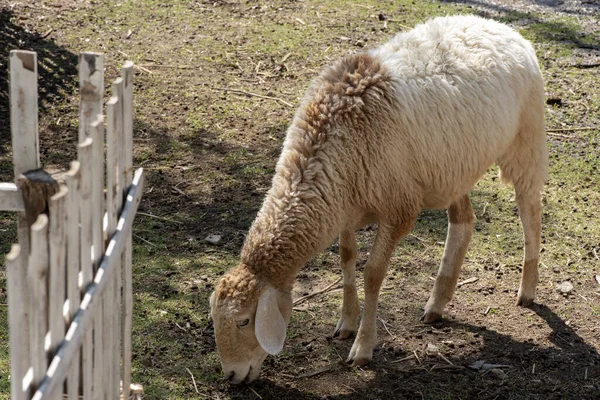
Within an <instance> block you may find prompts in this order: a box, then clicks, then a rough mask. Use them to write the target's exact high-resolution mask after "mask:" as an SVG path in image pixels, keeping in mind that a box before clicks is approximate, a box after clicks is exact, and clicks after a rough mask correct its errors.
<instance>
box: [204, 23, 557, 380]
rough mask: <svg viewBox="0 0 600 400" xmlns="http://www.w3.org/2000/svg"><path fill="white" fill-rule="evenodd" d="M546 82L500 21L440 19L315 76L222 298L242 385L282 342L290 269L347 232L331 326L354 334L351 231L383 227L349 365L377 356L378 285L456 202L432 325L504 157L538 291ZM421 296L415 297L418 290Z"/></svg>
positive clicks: (527, 289) (216, 315)
mask: <svg viewBox="0 0 600 400" xmlns="http://www.w3.org/2000/svg"><path fill="white" fill-rule="evenodd" d="M543 114H544V88H543V80H542V75H541V72H540V69H539V66H538V64H537V60H536V57H535V53H534V50H533V48H532V46H531V45H530V44H529V42H527V41H526V40H525V39H523V37H521V36H520V35H519V34H518V33H516V32H515V31H513V30H512V29H510V28H509V27H507V26H505V25H502V24H500V23H497V22H494V21H490V20H486V19H482V18H478V17H473V16H458V17H445V18H436V19H433V20H431V21H429V22H427V23H425V24H422V25H418V26H417V27H416V28H414V29H413V30H412V31H410V32H407V33H402V34H399V35H397V36H396V37H395V38H393V39H392V40H390V41H389V42H388V43H386V44H384V45H383V46H381V47H378V48H376V49H373V50H370V51H368V52H366V53H361V54H355V55H350V56H347V57H345V58H344V59H342V60H341V61H339V62H337V63H335V64H334V65H333V66H331V67H329V68H327V69H326V70H325V71H324V72H323V73H322V74H321V75H320V76H319V77H318V78H317V79H316V80H315V81H314V82H313V84H312V86H311V88H310V89H309V91H308V93H307V96H306V98H305V99H304V101H303V102H302V105H301V106H300V108H299V109H298V111H297V113H296V115H295V117H294V119H293V121H292V124H291V126H290V127H289V129H288V132H287V137H286V140H285V143H284V146H283V151H282V153H281V156H280V158H279V161H278V163H277V168H276V173H275V176H274V178H273V184H272V187H271V189H270V190H269V192H268V194H267V196H266V198H265V200H264V203H263V205H262V208H261V210H260V212H259V213H258V215H257V217H256V220H255V221H254V223H253V224H252V227H251V228H250V232H249V233H248V236H247V238H246V242H245V244H244V247H243V249H242V254H241V262H240V264H239V265H238V266H237V267H236V268H235V269H233V270H232V271H230V272H228V273H227V274H226V275H225V276H224V277H223V278H222V279H221V280H220V282H219V283H218V285H217V287H216V290H215V292H214V293H213V294H212V296H211V302H210V303H211V313H212V316H213V322H214V329H215V337H216V343H217V349H218V353H219V355H220V358H221V363H222V367H223V371H224V373H225V376H226V377H227V378H228V379H229V380H230V381H231V382H233V383H240V382H243V381H247V382H249V381H252V380H254V379H256V377H257V376H258V375H259V371H260V367H261V365H262V362H263V361H264V359H265V358H266V356H267V354H277V353H279V352H280V351H281V349H282V348H283V343H284V340H285V335H286V325H287V323H288V321H289V318H290V314H291V312H292V297H291V291H292V286H293V284H294V279H295V277H296V275H297V273H298V272H299V270H300V269H301V268H302V266H303V265H304V264H305V263H306V262H307V260H308V259H309V258H310V257H311V256H313V255H314V254H315V253H317V252H319V251H322V250H323V249H324V248H325V247H327V246H328V245H330V244H331V243H332V241H333V240H334V239H335V237H336V235H338V234H339V241H340V259H341V268H342V271H343V276H344V298H343V305H342V312H341V318H340V319H339V322H338V324H337V327H336V329H335V335H338V336H339V337H341V338H347V337H350V336H352V335H353V334H354V333H355V332H357V328H358V320H359V302H358V296H357V292H356V284H355V260H356V253H357V252H356V239H355V237H354V232H355V230H356V229H359V228H361V227H363V226H364V225H366V224H368V223H374V222H376V223H377V224H378V230H377V236H376V238H375V242H374V244H373V248H372V250H371V254H370V256H369V259H368V262H367V264H366V266H365V274H364V290H365V304H364V311H363V316H362V322H361V324H360V328H358V334H357V335H356V339H355V341H354V345H353V346H352V349H351V350H350V355H349V356H348V361H349V362H353V364H354V365H361V364H365V363H367V362H368V361H369V360H371V358H372V356H373V348H374V347H375V345H376V343H377V333H376V314H377V301H378V297H379V289H380V286H381V283H382V281H383V278H384V276H385V273H386V270H387V267H388V263H389V260H390V256H391V254H392V252H393V250H394V247H395V245H396V243H398V241H399V240H400V239H401V238H402V237H404V236H405V235H407V234H408V233H409V232H410V230H411V229H412V227H413V225H414V223H415V220H416V219H417V216H418V215H419V212H420V211H421V210H422V209H448V220H449V224H448V236H447V239H446V247H445V249H444V256H443V258H442V261H441V265H440V268H439V272H438V276H437V279H436V281H435V284H434V288H433V291H432V293H431V296H430V298H429V301H428V302H427V304H426V306H425V314H424V320H425V321H426V322H432V321H436V320H439V319H440V318H441V316H442V312H443V309H444V306H445V305H446V304H447V303H448V301H450V300H451V298H452V296H453V293H454V289H455V287H456V283H457V279H458V275H459V272H460V267H461V264H462V262H463V259H464V256H465V253H466V251H467V247H468V244H469V240H470V238H471V232H472V228H473V222H474V219H475V217H474V214H473V209H472V207H471V203H470V201H469V195H468V194H469V192H470V191H471V188H472V187H473V185H474V184H475V183H476V181H477V180H478V179H479V178H480V177H481V176H482V175H483V174H484V173H485V171H486V170H487V168H488V167H489V166H490V165H491V164H492V163H494V162H496V163H497V164H498V165H499V167H500V170H501V177H502V178H503V180H504V181H505V182H510V183H512V184H513V185H514V187H515V192H516V199H517V202H518V206H519V210H520V218H521V221H522V224H523V231H524V242H525V256H524V261H523V275H522V279H521V285H520V289H519V293H518V304H520V305H528V304H530V303H531V302H532V301H533V299H534V294H535V287H536V284H537V278H538V272H537V264H538V257H539V248H540V235H541V216H540V214H541V205H540V191H541V189H542V187H543V184H544V181H545V178H546V171H547V162H548V161H547V160H548V155H547V149H546V145H545V126H544V115H543ZM415 301H417V300H416V299H415Z"/></svg>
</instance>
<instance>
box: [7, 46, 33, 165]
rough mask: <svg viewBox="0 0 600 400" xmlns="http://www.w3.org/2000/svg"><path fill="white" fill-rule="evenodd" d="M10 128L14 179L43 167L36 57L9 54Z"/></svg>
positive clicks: (20, 53) (30, 52) (17, 52)
mask: <svg viewBox="0 0 600 400" xmlns="http://www.w3.org/2000/svg"><path fill="white" fill-rule="evenodd" d="M10 127H11V133H12V149H13V165H14V173H15V176H19V175H20V174H22V173H24V172H26V171H29V170H32V169H37V168H39V167H40V151H39V150H40V144H39V139H38V91H37V54H36V53H35V52H33V51H24V50H12V51H11V52H10Z"/></svg>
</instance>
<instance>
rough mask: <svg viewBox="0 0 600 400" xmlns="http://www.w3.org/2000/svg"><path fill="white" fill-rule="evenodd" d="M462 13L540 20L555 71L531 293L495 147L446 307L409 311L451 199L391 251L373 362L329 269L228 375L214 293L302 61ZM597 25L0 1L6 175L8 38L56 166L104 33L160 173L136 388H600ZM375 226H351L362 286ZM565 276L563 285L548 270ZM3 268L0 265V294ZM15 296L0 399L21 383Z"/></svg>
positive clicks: (435, 258) (47, 156)
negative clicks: (280, 331) (268, 345)
mask: <svg viewBox="0 0 600 400" xmlns="http://www.w3.org/2000/svg"><path fill="white" fill-rule="evenodd" d="M470 13H474V14H479V15H483V16H487V17H490V18H494V19H497V20H500V21H502V22H505V23H508V24H509V25H511V26H513V27H515V28H516V29H518V30H519V31H520V32H522V33H523V35H524V36H525V37H527V38H528V39H530V40H531V41H532V42H533V43H534V45H535V48H536V51H537V54H538V57H539V60H540V64H541V66H542V69H543V72H544V78H545V80H546V91H547V110H546V119H547V126H548V129H549V130H550V133H549V136H548V147H549V149H550V152H551V170H550V178H549V180H548V183H547V185H546V188H545V193H544V214H543V245H542V246H543V248H542V258H541V265H540V285H539V289H538V292H537V300H536V304H535V305H534V306H532V307H531V308H520V307H517V306H516V305H515V301H516V290H517V287H518V282H519V278H520V268H521V267H520V262H521V258H522V236H521V235H522V233H521V229H520V223H519V219H518V213H517V209H516V203H515V201H514V198H513V197H514V193H513V191H512V189H511V188H510V187H506V186H503V185H502V184H500V182H499V179H498V178H497V175H498V171H497V169H496V168H495V167H492V168H490V170H489V171H488V173H487V174H486V175H485V177H484V178H483V179H482V180H481V182H480V183H479V184H478V185H477V186H476V187H475V188H474V190H473V192H472V202H473V205H474V209H475V213H476V216H477V222H476V226H475V232H474V235H473V240H472V242H471V247H470V250H469V252H468V254H467V259H466V261H465V264H464V267H463V272H462V275H461V278H460V279H461V281H464V280H467V279H469V278H473V279H475V278H476V280H475V281H473V282H470V283H466V284H464V285H462V286H461V287H460V288H459V289H458V290H457V293H456V295H455V298H454V300H453V301H452V302H451V304H450V305H449V306H448V308H447V310H446V315H445V318H444V321H443V322H441V323H437V324H434V325H425V324H422V323H421V322H420V321H419V319H420V316H421V314H422V310H423V306H424V304H425V302H426V300H427V297H428V294H429V291H430V290H431V288H432V287H433V280H432V279H433V277H434V276H435V274H436V271H437V266H438V265H439V261H440V258H441V254H442V250H443V242H444V239H445V235H446V224H447V220H446V214H445V212H442V211H425V212H423V214H422V215H421V217H420V218H419V221H418V223H417V226H416V227H415V230H414V231H413V232H412V234H411V235H409V236H408V237H407V238H406V239H405V240H404V241H403V242H402V244H401V245H399V246H398V248H397V250H396V252H395V254H394V256H393V258H392V262H391V265H390V270H389V273H388V277H387V278H386V280H385V282H384V284H383V289H382V294H381V302H380V306H379V324H378V333H379V341H380V344H379V345H378V347H377V349H376V351H375V357H374V360H373V362H372V363H371V364H370V365H368V366H367V367H362V368H352V367H350V366H348V365H346V363H345V362H344V360H345V359H346V356H347V353H348V351H349V349H350V347H351V345H352V342H351V341H340V340H337V339H333V338H332V337H331V336H332V333H333V329H334V327H335V323H336V322H337V318H338V312H339V308H340V306H341V299H342V298H341V291H340V290H339V288H338V287H337V286H333V290H330V291H327V292H326V293H323V294H321V295H317V296H314V297H311V298H310V299H309V300H307V301H305V302H303V303H301V304H299V305H297V306H296V308H295V312H294V314H293V316H292V320H291V323H290V326H289V328H288V339H287V342H286V346H285V348H284V351H283V352H282V353H281V354H280V355H278V356H277V357H269V358H268V359H267V361H266V362H265V365H264V366H263V372H262V375H261V378H260V379H259V380H258V381H256V382H255V383H253V384H252V385H249V386H241V387H230V386H229V385H228V384H227V383H225V382H223V381H222V378H221V375H220V365H219V361H218V357H217V355H216V353H215V348H214V338H213V332H212V325H211V321H210V317H209V311H208V297H209V295H210V292H211V291H212V289H213V287H214V284H215V282H216V281H217V279H218V278H219V276H221V275H222V274H223V273H224V271H226V270H227V269H228V268H231V267H233V266H234V265H235V264H236V262H237V257H238V254H239V251H240V248H241V245H242V243H243V240H244V235H245V233H246V231H247V230H248V228H249V226H250V224H251V222H252V220H253V218H254V216H255V215H256V212H257V210H258V208H259V207H260V204H261V201H262V198H263V196H264V194H265V192H266V191H267V190H268V188H269V185H270V179H271V176H272V174H273V171H274V166H275V162H276V160H277V156H278V154H279V150H280V148H281V145H282V142H283V139H284V136H285V132H286V128H287V125H288V124H289V122H290V120H291V118H292V116H293V113H294V111H295V107H296V106H297V105H298V103H299V100H300V99H301V97H302V95H303V93H304V90H306V88H307V87H308V85H309V83H310V80H311V79H312V78H313V77H314V76H316V75H317V74H318V72H319V71H320V70H321V69H322V68H323V67H324V66H326V65H327V64H328V63H330V62H331V61H332V60H334V59H336V58H338V57H340V56H341V55H344V54H347V53H349V52H359V51H363V50H364V49H365V48H369V47H372V46H375V45H377V44H378V43H382V42H383V41H385V40H386V39H388V38H390V37H392V36H393V35H394V34H395V33H396V32H399V31H406V30H408V29H410V28H411V27H413V26H414V25H415V24H417V23H419V22H422V21H425V20H426V19H428V18H429V17H433V16H438V15H446V14H470ZM599 43H600V2H598V1H595V0H583V1H574V0H565V1H561V0H463V1H443V2H438V1H420V0H415V1H410V0H401V1H360V2H359V1H354V2H347V1H339V0H338V1H331V2H319V1H313V0H304V1H300V0H298V1H283V0H281V1H262V2H258V1H223V0H217V1H215V0H212V1H188V0H171V1H158V0H129V1H126V0H123V1H120V2H116V1H103V0H94V1H90V0H49V1H46V0H45V1H30V0H24V1H6V0H0V181H11V180H12V179H13V177H12V166H11V162H10V159H11V158H10V157H11V155H10V131H9V128H8V123H7V121H8V113H9V110H8V84H7V61H8V51H9V50H10V49H14V48H21V49H31V50H35V51H37V52H38V55H39V60H40V82H39V84H40V91H41V93H40V104H41V111H40V136H41V148H42V161H43V163H44V165H46V166H58V167H60V166H63V167H64V166H66V165H67V164H68V162H69V161H70V160H71V159H73V158H74V157H75V151H74V149H75V147H74V146H75V140H76V136H77V134H76V132H77V104H78V95H77V79H76V77H77V71H76V66H77V55H78V53H79V52H80V51H85V50H90V51H99V52H103V53H104V54H105V65H106V79H105V81H106V83H107V91H108V90H109V84H110V82H111V80H112V79H114V78H115V77H116V76H117V75H118V73H119V67H120V65H121V64H122V63H123V61H124V60H126V59H132V60H133V61H134V62H135V63H136V75H135V113H136V117H135V124H134V125H135V127H134V130H135V139H134V150H135V164H136V165H137V166H143V167H144V168H145V169H146V171H147V173H148V183H147V190H146V193H145V195H144V199H143V201H142V204H141V206H140V211H141V213H140V214H139V215H138V216H137V219H136V223H135V226H134V234H135V236H134V244H135V249H134V279H135V282H134V292H135V301H136V303H135V309H134V314H135V316H134V328H133V335H134V359H133V363H134V371H133V374H134V377H133V378H134V379H133V380H134V381H135V382H139V383H141V384H142V385H143V386H144V389H145V398H147V399H192V398H203V399H204V398H210V399H226V398H235V399H255V398H258V399H275V398H280V399H288V398H290V399H291V398H294V399H295V398H298V399H322V398H328V399H365V398H366V399H404V398H406V399H413V398H414V399H473V398H478V399H595V398H596V399H597V398H600V354H599V351H600V283H598V282H597V281H596V279H595V276H596V275H600V221H599V220H598V216H597V212H596V210H598V208H599V207H600V191H599V189H598V188H599V186H598V167H599V166H600V158H599V156H600V147H599V146H600V78H599V73H600V44H599ZM584 128H585V129H584ZM570 129H575V130H570ZM375 231H376V227H374V226H372V227H367V228H366V229H364V230H361V231H360V232H359V260H358V270H359V274H358V275H359V286H361V283H362V269H363V267H364V263H365V261H366V259H367V256H368V252H369V246H370V244H371V243H372V240H373V237H374V233H375ZM209 235H220V236H221V240H220V242H219V243H218V244H216V245H213V244H210V243H208V242H207V241H206V240H205V238H206V237H207V236H209ZM14 241H15V227H14V216H13V215H10V214H7V213H0V251H1V252H2V253H7V252H8V250H9V248H10V243H12V242H14ZM0 262H3V261H0ZM338 262H339V256H338V248H337V244H335V243H334V244H333V245H332V246H331V247H329V248H328V249H327V250H326V251H325V252H324V253H322V254H319V255H317V256H315V257H314V258H313V259H312V260H311V261H310V262H309V263H308V264H307V266H306V267H305V268H304V269H303V270H302V272H301V273H300V275H299V277H298V283H297V285H296V287H295V289H294V295H295V297H296V298H299V297H302V296H305V295H307V294H311V293H314V292H316V291H319V290H320V289H323V288H325V287H327V286H329V285H330V284H332V283H334V282H335V281H336V280H337V279H338V277H339V276H340V274H341V271H340V268H339V267H338ZM2 269H3V264H0V272H1V271H2ZM599 279H600V278H599ZM564 282H569V283H571V284H572V285H573V289H572V290H570V291H568V293H562V292H561V291H560V290H558V288H559V287H562V284H563V283H564ZM4 286H5V283H4V276H3V274H0V303H6V298H5V296H6V294H5V287H4ZM362 295H363V293H362V291H361V290H359V296H360V297H361V298H362ZM5 308H6V307H0V344H1V346H0V391H1V392H2V394H0V397H1V398H8V390H9V359H8V341H7V326H6V324H7V322H6V319H7V318H6V309H5Z"/></svg>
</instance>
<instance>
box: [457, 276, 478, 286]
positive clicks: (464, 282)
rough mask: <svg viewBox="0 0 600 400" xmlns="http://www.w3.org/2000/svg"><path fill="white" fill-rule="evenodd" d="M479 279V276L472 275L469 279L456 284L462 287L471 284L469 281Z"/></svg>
mask: <svg viewBox="0 0 600 400" xmlns="http://www.w3.org/2000/svg"><path fill="white" fill-rule="evenodd" d="M478 280H479V278H478V277H476V276H473V277H471V278H469V279H465V280H464V281H462V282H458V284H457V285H456V286H458V287H461V286H462V285H466V284H469V283H473V282H477V281H478Z"/></svg>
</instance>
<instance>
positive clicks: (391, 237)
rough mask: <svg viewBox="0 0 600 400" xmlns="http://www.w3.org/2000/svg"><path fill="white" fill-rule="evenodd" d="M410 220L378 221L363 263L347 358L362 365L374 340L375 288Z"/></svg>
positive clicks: (383, 274) (409, 227)
mask: <svg viewBox="0 0 600 400" xmlns="http://www.w3.org/2000/svg"><path fill="white" fill-rule="evenodd" d="M413 222H414V220H412V221H410V223H406V224H401V225H388V224H380V225H379V228H378V229H377V236H376V237H375V243H374V244H373V249H372V251H371V255H370V256H369V260H368V261H367V265H366V266H365V283H364V285H365V307H364V310H363V318H362V321H361V323H360V328H359V329H358V334H357V335H356V339H355V340H354V344H353V345H352V349H351V350H350V355H349V356H348V360H347V362H352V364H353V365H364V364H366V363H368V362H369V361H371V359H372V358H373V349H374V348H375V345H376V344H377V302H378V300H379V289H380V288H381V283H382V282H383V278H384V277H385V273H386V271H387V267H388V264H389V261H390V257H391V255H392V252H393V251H394V247H395V246H396V243H398V241H399V240H400V239H401V238H402V237H403V236H405V235H406V234H408V232H410V229H411V228H412V225H413Z"/></svg>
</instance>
